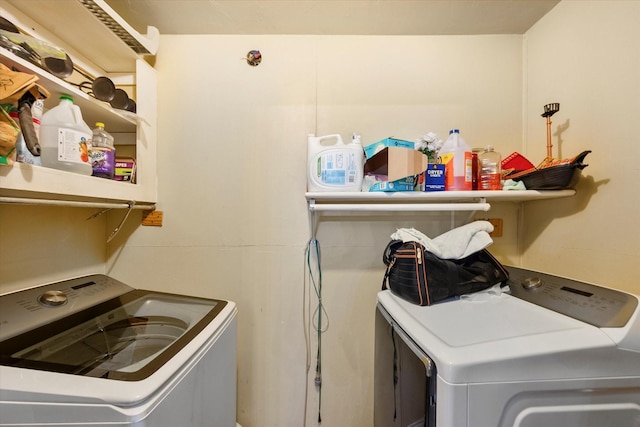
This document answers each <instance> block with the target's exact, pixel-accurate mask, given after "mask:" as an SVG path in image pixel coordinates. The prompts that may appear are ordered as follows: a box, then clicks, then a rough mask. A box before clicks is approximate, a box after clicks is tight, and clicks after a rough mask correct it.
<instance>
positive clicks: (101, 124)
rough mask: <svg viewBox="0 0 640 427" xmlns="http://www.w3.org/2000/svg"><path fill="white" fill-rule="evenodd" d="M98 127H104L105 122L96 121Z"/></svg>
mask: <svg viewBox="0 0 640 427" xmlns="http://www.w3.org/2000/svg"><path fill="white" fill-rule="evenodd" d="M96 127H99V128H103V127H104V123H102V122H96Z"/></svg>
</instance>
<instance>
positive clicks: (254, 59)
mask: <svg viewBox="0 0 640 427" xmlns="http://www.w3.org/2000/svg"><path fill="white" fill-rule="evenodd" d="M246 59H247V64H249V65H251V66H252V67H257V66H258V65H260V62H262V54H261V53H260V51H259V50H250V51H249V53H247V58H246Z"/></svg>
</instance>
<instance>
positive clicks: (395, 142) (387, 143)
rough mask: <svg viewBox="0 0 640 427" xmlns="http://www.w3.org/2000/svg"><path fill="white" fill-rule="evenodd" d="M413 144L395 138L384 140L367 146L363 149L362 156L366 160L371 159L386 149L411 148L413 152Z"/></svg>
mask: <svg viewBox="0 0 640 427" xmlns="http://www.w3.org/2000/svg"><path fill="white" fill-rule="evenodd" d="M414 146H415V144H414V143H413V142H411V141H404V140H402V139H395V138H385V139H383V140H380V141H378V142H374V143H373V144H369V145H367V146H366V147H364V154H365V156H366V157H367V159H370V158H371V157H373V155H374V154H376V153H379V152H380V151H382V150H384V149H385V148H386V147H402V148H411V149H412V150H413V148H414Z"/></svg>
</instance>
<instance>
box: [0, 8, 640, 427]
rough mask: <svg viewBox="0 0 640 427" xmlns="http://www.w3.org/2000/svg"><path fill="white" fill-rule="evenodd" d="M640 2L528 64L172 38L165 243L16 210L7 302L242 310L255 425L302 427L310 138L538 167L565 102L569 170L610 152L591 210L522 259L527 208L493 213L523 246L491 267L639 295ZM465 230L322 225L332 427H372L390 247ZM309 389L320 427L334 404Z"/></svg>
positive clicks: (330, 42) (461, 55)
mask: <svg viewBox="0 0 640 427" xmlns="http://www.w3.org/2000/svg"><path fill="white" fill-rule="evenodd" d="M639 4H640V3H638V2H624V1H608V2H581V1H565V2H562V3H560V4H559V5H558V6H557V7H556V8H555V9H553V10H552V11H551V13H550V14H549V15H548V16H547V17H545V18H543V19H542V20H541V21H540V22H539V23H538V24H537V25H536V26H535V27H534V28H532V30H531V31H529V32H528V33H527V34H526V36H525V37H524V49H523V38H522V37H521V36H499V37H491V36H486V37H478V36H476V37H315V36H306V37H303V36H288V37H279V36H270V37H263V36H228V37H226V36H198V37H168V36H167V37H163V38H162V42H161V51H160V53H159V55H158V58H157V63H156V65H157V69H158V71H159V86H158V95H159V105H158V107H159V123H160V125H159V129H158V135H159V140H158V162H159V163H158V176H159V200H160V202H159V204H158V208H159V209H160V210H162V211H163V212H164V226H163V227H161V228H157V227H139V226H138V224H139V222H140V213H139V212H135V211H134V212H133V213H132V214H131V218H130V219H129V221H127V223H126V225H125V227H124V228H123V230H122V231H121V232H120V234H119V235H118V237H117V238H116V239H115V240H114V242H113V243H112V244H111V245H110V246H109V247H108V249H109V252H108V253H105V252H106V250H105V245H104V242H105V240H106V236H107V234H108V233H109V232H110V231H111V230H112V229H113V227H114V226H115V225H117V224H118V222H119V220H120V218H121V213H113V214H109V218H108V220H106V221H105V220H104V218H103V219H98V220H97V221H96V220H93V221H85V218H86V217H88V216H89V215H90V214H91V213H93V211H91V210H86V209H68V208H64V209H62V208H34V207H13V206H6V205H0V291H3V292H4V291H8V290H12V289H18V288H20V287H25V286H29V285H33V284H37V283H42V282H45V281H49V280H56V279H62V278H65V277H69V276H74V275H79V274H84V273H88V272H103V271H106V272H107V273H108V274H111V275H113V276H114V277H116V278H118V279H121V280H123V281H125V282H127V283H130V284H132V285H133V286H136V287H140V288H154V289H158V290H165V291H169V292H176V293H185V294H196V295H201V296H204V297H213V298H223V299H231V300H234V301H236V302H237V303H238V306H239V310H240V311H239V337H238V342H239V349H238V363H239V365H238V370H239V371H238V375H239V377H238V381H239V382H238V419H239V421H240V422H241V423H242V424H243V426H244V427H270V426H277V427H281V426H291V427H299V426H301V425H302V424H303V421H302V420H303V418H304V417H305V408H304V402H305V379H306V375H305V369H306V363H307V354H306V345H305V338H304V329H305V328H304V326H303V298H304V297H305V294H304V291H305V290H306V291H307V296H308V293H309V289H308V288H309V285H308V282H307V281H306V280H305V278H306V275H305V268H304V249H305V246H306V241H307V239H308V237H309V232H308V223H307V211H306V205H305V199H304V192H305V187H306V177H305V169H306V135H307V133H309V132H314V133H316V134H327V133H335V132H339V133H341V134H342V135H343V136H344V137H348V135H349V134H350V133H351V132H354V131H355V132H360V133H361V134H362V135H363V139H364V142H365V143H367V142H373V141H375V140H377V139H380V138H383V137H386V136H390V135H394V136H396V137H398V138H405V139H413V138H415V137H418V136H420V135H421V134H423V133H424V132H427V131H435V132H437V133H438V134H439V135H440V136H445V135H446V132H447V130H448V129H449V128H451V127H454V126H455V127H459V128H460V129H462V132H463V135H464V136H465V137H466V138H467V140H468V141H469V142H470V143H471V145H473V146H483V145H485V144H488V143H492V144H493V145H494V146H496V148H497V149H498V150H500V151H501V152H502V153H503V154H508V153H510V152H512V151H522V152H523V154H525V155H527V156H528V157H530V158H531V159H532V160H534V159H541V158H542V157H543V156H544V153H545V125H544V121H543V120H544V119H542V118H541V117H540V113H541V108H542V106H543V105H544V104H546V103H549V102H560V104H561V110H560V112H559V113H557V114H556V115H555V116H554V118H553V120H554V126H556V127H557V126H559V125H563V124H564V123H565V122H566V121H567V120H569V127H568V129H567V130H566V131H565V132H564V133H563V134H562V140H563V142H562V144H561V148H562V155H563V156H571V155H573V154H574V153H577V152H579V151H581V150H583V149H586V148H590V149H592V150H594V153H592V154H591V155H590V156H589V157H587V161H588V163H590V166H589V167H588V168H586V169H585V178H584V179H583V180H582V182H581V183H580V184H579V186H578V195H577V196H576V197H573V198H569V199H562V200H554V201H541V202H535V203H528V204H527V205H526V207H525V208H524V209H525V210H524V213H523V216H524V217H525V220H526V221H525V222H524V232H523V233H522V239H521V241H519V242H518V241H517V239H516V230H517V227H518V224H517V221H516V219H517V217H518V212H517V206H515V205H510V204H504V205H502V206H498V205H496V206H494V207H493V208H492V211H491V216H499V217H503V218H504V219H505V234H506V235H505V237H502V238H496V239H495V244H494V246H492V252H494V253H495V254H496V255H498V257H499V258H500V259H501V260H502V261H504V262H506V263H510V264H517V263H519V262H520V261H521V260H520V257H519V255H518V250H517V249H518V247H520V248H521V250H522V253H523V259H522V261H523V264H524V266H525V267H529V268H539V269H543V270H545V271H549V272H551V273H555V274H565V275H570V276H573V277H578V278H582V279H585V280H590V281H594V282H596V283H599V282H602V283H605V282H607V283H610V284H611V285H612V286H615V287H620V288H623V289H627V290H631V291H634V292H636V293H640V289H639V287H638V284H637V280H636V279H635V277H636V276H637V275H638V269H637V266H636V265H637V260H638V259H640V256H639V255H640V250H639V247H638V245H639V243H638V242H640V238H639V237H640V236H639V235H638V229H639V227H640V226H639V225H638V224H637V221H636V222H634V221H632V218H634V215H635V212H637V208H638V207H639V206H638V197H639V194H640V192H639V191H638V190H637V189H636V188H635V187H633V185H632V184H633V183H635V182H638V178H639V177H638V171H639V168H638V162H637V159H638V154H639V153H638V144H637V143H635V139H637V136H636V135H638V134H639V131H640V129H638V127H639V124H638V121H637V120H635V119H636V115H637V112H638V111H640V109H639V108H638V107H639V105H638V100H637V94H638V93H639V91H638V89H639V88H638V84H639V83H638V80H637V76H638V75H640V73H639V71H640V70H639V68H640V61H639V59H638V55H639V53H638V49H637V46H638V40H640V37H639V33H638V31H640V30H638V28H639V27H638V25H637V22H638V16H639V11H638V6H639ZM251 49H260V50H261V51H262V52H263V54H264V60H263V63H262V64H261V65H260V66H259V67H257V68H251V67H249V66H248V65H247V64H246V62H245V61H244V60H243V59H242V58H243V57H244V56H245V54H246V53H247V51H249V50H251ZM523 58H524V63H523ZM523 117H524V121H523ZM523 139H524V142H523ZM634 208H635V209H634ZM465 219H466V218H462V217H456V218H455V220H456V221H457V222H460V221H464V220H465ZM448 224H449V218H448V217H446V218H444V219H443V218H441V217H434V216H432V215H425V216H421V217H415V216H401V215H391V216H380V217H367V218H364V219H362V218H360V219H353V218H347V217H339V218H332V219H329V220H327V221H323V222H322V223H321V224H320V227H319V230H318V239H319V241H320V243H321V246H322V267H323V285H324V302H325V306H326V310H327V313H328V315H329V318H330V325H329V329H328V331H327V332H326V333H325V334H324V335H323V375H324V377H323V379H324V382H323V384H324V385H323V396H322V408H323V411H322V415H323V425H327V426H335V427H361V426H370V425H372V413H373V407H372V404H373V402H372V395H373V384H372V378H373V375H372V374H373V315H374V306H375V295H376V292H377V291H378V289H379V286H380V283H381V279H382V274H383V265H382V261H381V254H382V249H383V248H384V246H385V244H386V243H387V241H388V238H389V234H390V233H391V232H393V231H394V230H395V228H396V227H401V226H416V227H417V228H420V229H422V230H423V231H425V232H427V234H430V235H435V234H437V233H439V232H440V231H443V230H444V228H445V225H448ZM104 260H108V261H107V265H106V268H105V265H104V264H103V262H104ZM311 310H313V307H311ZM311 335H312V336H311V342H310V359H311V361H312V359H313V357H314V354H315V348H316V347H315V339H314V336H313V334H311ZM314 367H315V365H314V364H313V363H311V368H312V369H311V370H312V372H311V374H310V377H311V379H312V378H313V368H314ZM308 392H309V393H308V395H309V406H308V411H307V412H306V418H307V420H308V425H309V426H311V425H315V424H316V422H315V420H316V418H317V412H316V411H317V393H316V391H315V390H314V389H313V387H309V390H308Z"/></svg>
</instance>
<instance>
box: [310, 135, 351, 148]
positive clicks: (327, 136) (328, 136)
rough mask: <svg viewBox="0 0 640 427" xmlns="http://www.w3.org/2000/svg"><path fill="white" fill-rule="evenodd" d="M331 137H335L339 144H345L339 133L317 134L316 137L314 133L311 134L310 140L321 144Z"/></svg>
mask: <svg viewBox="0 0 640 427" xmlns="http://www.w3.org/2000/svg"><path fill="white" fill-rule="evenodd" d="M330 139H335V140H336V141H337V143H338V144H339V145H344V142H343V141H342V137H341V136H340V134H337V133H335V134H331V135H324V136H316V137H314V136H313V135H309V142H315V143H317V144H320V143H321V142H322V141H327V140H330Z"/></svg>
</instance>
